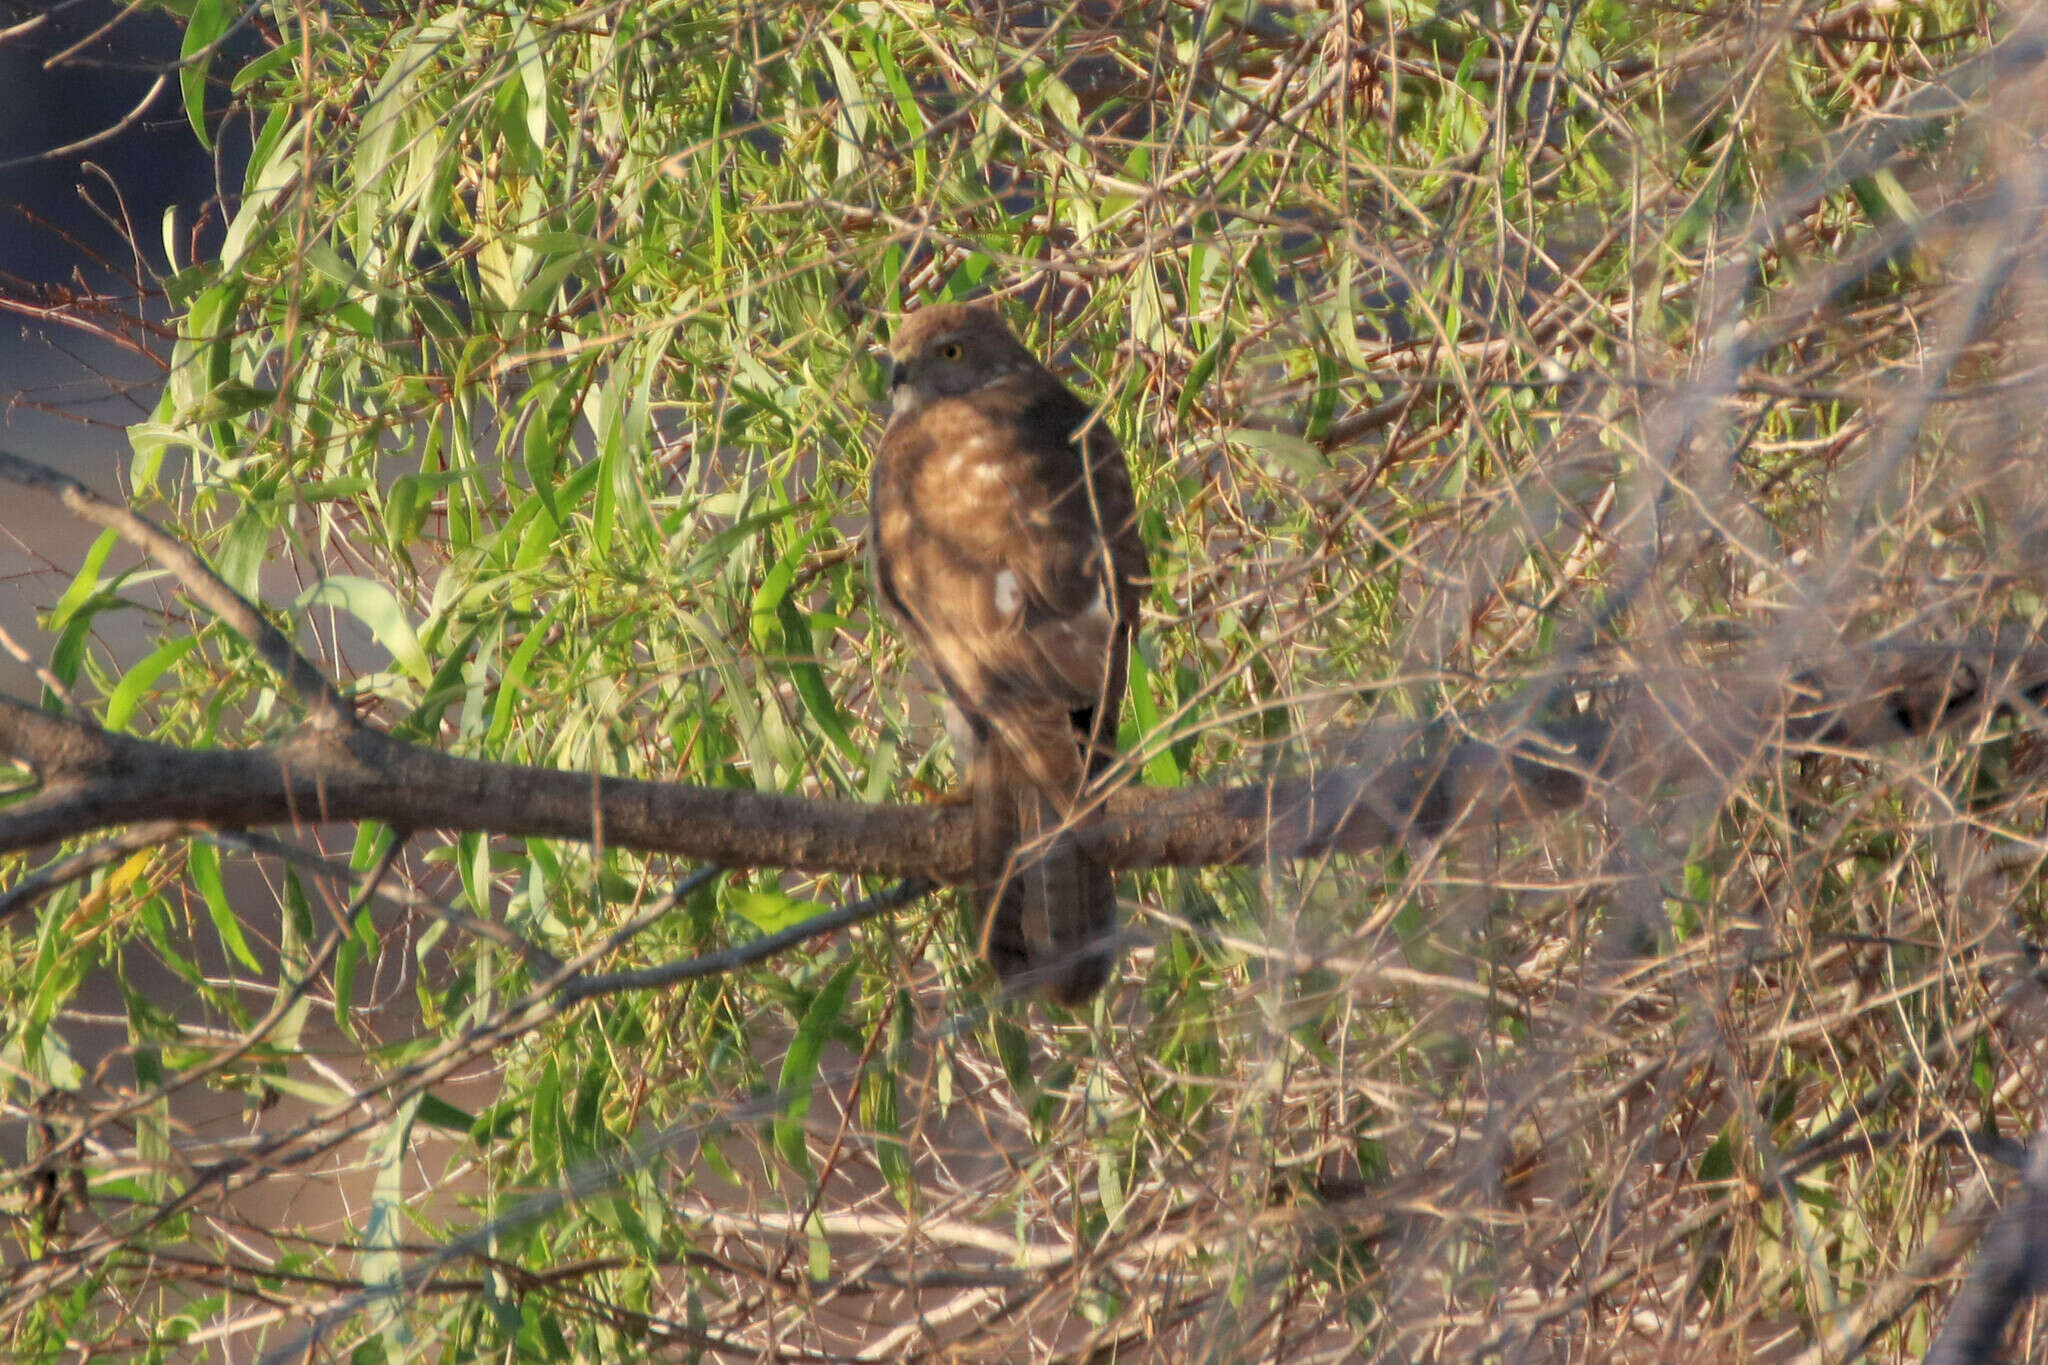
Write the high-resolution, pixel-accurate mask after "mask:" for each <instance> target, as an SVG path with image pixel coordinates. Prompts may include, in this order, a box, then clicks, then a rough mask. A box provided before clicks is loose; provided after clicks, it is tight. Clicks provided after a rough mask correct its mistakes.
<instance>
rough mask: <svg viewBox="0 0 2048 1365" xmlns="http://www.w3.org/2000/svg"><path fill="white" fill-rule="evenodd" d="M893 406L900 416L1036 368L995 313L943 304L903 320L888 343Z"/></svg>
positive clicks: (990, 310) (974, 306)
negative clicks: (937, 400)
mask: <svg viewBox="0 0 2048 1365" xmlns="http://www.w3.org/2000/svg"><path fill="white" fill-rule="evenodd" d="M889 359H890V361H891V366H890V370H889V403H890V407H891V409H892V411H893V412H894V413H895V415H896V416H898V417H901V416H903V415H904V414H906V413H911V412H915V411H917V410H918V409H920V408H922V407H924V406H926V405H927V404H929V403H931V402H932V401H934V400H935V399H939V398H957V397H959V396H960V395H962V394H968V393H973V392H974V391H975V390H976V389H980V388H985V387H987V386H988V385H990V384H993V383H995V382H996V381H997V380H999V379H1001V378H1003V377H1004V376H1005V375H1011V374H1016V373H1018V372H1019V371H1023V370H1030V369H1035V368H1037V365H1038V362H1037V361H1036V360H1034V359H1033V358H1032V356H1031V352H1029V351H1027V350H1025V349H1024V344H1023V343H1022V342H1020V341H1018V340H1017V338H1016V337H1014V336H1012V335H1011V334H1010V329H1009V328H1008V327H1005V326H1004V325H1003V320H1002V318H1000V317H999V316H997V315H996V312H995V310H994V309H992V308H987V307H983V306H980V305H975V304H961V303H940V304H933V305H932V306H930V307H928V308H920V309H918V310H917V311H916V312H915V313H912V314H911V315H910V316H909V317H907V318H905V319H904V320H903V325H902V326H900V327H898V328H897V329H896V335H895V336H894V337H893V338H891V340H890V342H889Z"/></svg>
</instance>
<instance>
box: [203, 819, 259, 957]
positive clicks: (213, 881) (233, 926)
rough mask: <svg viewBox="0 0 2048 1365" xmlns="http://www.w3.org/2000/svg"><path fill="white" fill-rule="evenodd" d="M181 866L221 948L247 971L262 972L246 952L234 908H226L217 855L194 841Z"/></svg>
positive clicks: (227, 906)
mask: <svg viewBox="0 0 2048 1365" xmlns="http://www.w3.org/2000/svg"><path fill="white" fill-rule="evenodd" d="M185 866H186V868H187V869H188V870H189V871H190V872H191V873H192V881H193V883H194V884H195V885H196V886H198V888H199V896H200V899H202V900H204V901H205V902H206V913H207V914H208V915H209V916H210V917H211V918H212V920H213V930H214V932H215V933H217V934H219V935H220V941H221V946H223V947H225V948H226V949H227V950H228V951H229V952H230V953H232V954H234V956H235V960H236V961H238V962H240V963H241V964H242V965H243V966H244V967H247V968H248V969H249V970H250V971H252V972H260V971H262V970H263V966H262V964H261V963H259V962H257V960H256V954H254V953H252V952H250V951H249V940H247V939H246V938H244V937H242V922H241V921H240V920H238V919H236V918H235V908H234V907H233V906H232V905H229V904H228V893H227V888H226V887H225V886H223V885H222V884H221V879H220V854H219V853H218V852H216V851H215V850H214V847H213V845H212V844H209V843H207V842H205V841H204V840H200V839H195V840H193V841H192V843H191V844H190V845H189V846H188V848H187V851H186V854H185Z"/></svg>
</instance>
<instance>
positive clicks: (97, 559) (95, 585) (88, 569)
mask: <svg viewBox="0 0 2048 1365" xmlns="http://www.w3.org/2000/svg"><path fill="white" fill-rule="evenodd" d="M120 539H121V535H120V533H119V532H118V531H111V530H108V531H102V532H100V533H99V536H98V537H97V538H96V539H95V540H94V541H93V543H92V548H91V549H89V550H87V551H86V552H85V562H84V563H82V564H80V565H79V566H78V573H77V575H76V576H75V577H73V578H72V580H71V586H70V587H68V588H66V589H64V595H63V596H62V597H60V598H58V599H57V605H56V606H54V607H52V608H50V619H49V620H48V621H46V622H44V623H43V629H44V630H49V631H60V630H62V629H64V627H65V626H66V625H68V624H70V621H71V618H72V616H74V615H75V614H76V613H77V611H78V609H79V608H80V607H82V606H84V605H85V604H86V602H87V601H89V600H90V599H91V598H92V596H93V594H94V593H96V592H98V591H99V588H100V570H101V569H102V568H103V567H105V565H106V562H107V556H108V555H109V554H110V553H112V551H113V548H114V546H115V545H116V544H118V543H119V542H120Z"/></svg>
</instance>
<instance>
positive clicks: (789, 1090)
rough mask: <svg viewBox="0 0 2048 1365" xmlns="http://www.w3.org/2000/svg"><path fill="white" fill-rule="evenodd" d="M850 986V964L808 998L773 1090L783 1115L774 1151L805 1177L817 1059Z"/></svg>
mask: <svg viewBox="0 0 2048 1365" xmlns="http://www.w3.org/2000/svg"><path fill="white" fill-rule="evenodd" d="M852 984H853V964H852V963H848V964H847V965H846V966H844V967H841V968H840V969H839V970H838V971H836V972H834V973H833V974H832V979H831V980H830V981H827V982H826V983H825V986H824V989H823V990H820V991H819V992H818V993H817V994H816V995H814V996H812V997H811V1003H810V1007H809V1008H807V1009H806V1010H805V1011H804V1017H803V1019H802V1021H801V1022H800V1023H798V1025H797V1030H796V1037H795V1038H793V1039H791V1040H790V1044H789V1051H788V1052H787V1053H785V1054H784V1055H783V1058H782V1075H781V1077H780V1078H779V1079H778V1080H777V1082H776V1086H775V1090H776V1093H777V1094H778V1095H780V1096H781V1097H782V1112H781V1113H780V1114H778V1115H777V1116H776V1119H775V1147H776V1150H777V1151H779V1152H781V1153H782V1159H783V1160H785V1161H787V1162H788V1163H789V1164H790V1165H791V1166H793V1167H795V1168H796V1169H797V1170H799V1171H802V1172H803V1173H804V1174H805V1175H806V1176H808V1175H809V1174H810V1170H811V1153H810V1149H809V1148H808V1147H807V1146H806V1145H805V1143H804V1121H805V1120H806V1119H808V1118H809V1117H810V1113H811V1088H812V1086H813V1085H814V1084H816V1081H817V1071H818V1058H819V1057H820V1056H822V1055H823V1054H824V1051H825V1044H826V1042H827V1041H828V1040H829V1039H830V1038H831V1036H832V1030H833V1029H834V1028H835V1027H836V1026H837V1025H838V1023H839V1012H840V1011H841V1010H842V1009H844V1008H845V1007H846V992H847V988H848V987H850V986H851V985H852Z"/></svg>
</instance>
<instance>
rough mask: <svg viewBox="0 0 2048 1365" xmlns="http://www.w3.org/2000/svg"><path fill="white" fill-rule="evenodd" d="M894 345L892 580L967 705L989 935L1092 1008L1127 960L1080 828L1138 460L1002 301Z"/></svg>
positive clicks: (1105, 739) (1014, 975)
mask: <svg viewBox="0 0 2048 1365" xmlns="http://www.w3.org/2000/svg"><path fill="white" fill-rule="evenodd" d="M889 353H890V356H891V357H892V359H893V360H894V362H895V364H894V369H893V371H892V372H891V375H890V382H889V391H890V396H891V402H892V407H893V414H892V416H891V417H890V420H889V426H888V429H887V430H886V431H885V432H884V433H883V434H882V447H881V453H880V455H879V456H878V457H877V459H876V461H875V476H874V493H873V506H872V511H873V516H874V528H873V546H874V573H875V581H876V586H877V588H878V590H879V591H880V594H881V597H882V600H883V601H884V602H886V603H887V604H888V606H889V608H890V610H891V611H892V612H893V613H894V614H895V615H896V617H897V618H898V619H899V620H900V621H901V623H902V625H903V629H904V632H905V633H906V634H907V635H908V636H909V637H910V640H911V642H912V644H914V645H915V646H916V648H917V650H918V651H919V653H920V654H922V655H923V656H924V658H925V659H926V660H927V661H929V662H930V664H931V665H932V667H933V669H934V670H935V671H936V672H937V673H938V675H939V680H940V682H941V684H942V685H943V686H944V688H945V690H946V695H947V697H948V698H949V699H950V700H951V701H952V703H953V706H954V708H955V710H956V711H957V713H958V714H957V716H956V717H949V723H950V722H953V721H957V724H956V725H954V726H953V728H954V733H955V742H956V744H957V745H959V746H960V748H961V756H962V758H963V760H964V762H965V764H966V771H967V789H968V797H969V800H970V802H971V803H972V810H973V828H974V882H975V897H976V901H977V904H978V907H979V909H980V911H981V914H982V928H981V936H982V940H981V946H982V951H983V952H984V953H985V954H987V956H988V959H989V961H990V962H991V963H993V964H994V966H995V969H996V972H997V975H998V976H1000V977H1001V978H1002V980H1003V982H1004V984H1005V985H1007V986H1010V987H1012V988H1013V989H1016V988H1032V987H1038V988H1043V989H1044V990H1045V991H1046V992H1047V993H1048V994H1050V995H1051V996H1052V997H1053V998H1054V999H1055V1000H1058V1001H1060V1002H1061V1003H1063V1004H1077V1003H1079V1002H1081V1001H1084V1000H1086V999H1088V997H1090V996H1092V995H1093V994H1095V992H1096V991H1098V990H1100V989H1101V988H1102V985H1103V983H1104V982H1105V981H1106V980H1108V978H1109V969H1110V964H1111V962H1112V960H1113V952H1112V947H1111V934H1112V931H1113V928H1114V925H1115V917H1116V886H1115V882H1114V879H1113V878H1112V875H1111V873H1110V869H1109V868H1108V867H1107V866H1105V865H1104V864H1103V863H1102V862H1101V861H1099V860H1098V859H1097V858H1096V857H1094V856H1093V855H1092V854H1091V853H1090V852H1089V851H1088V850H1087V849H1086V848H1084V847H1082V846H1081V844H1080V842H1079V841H1078V840H1077V839H1076V838H1075V833H1076V831H1077V830H1078V829H1079V828H1081V827H1083V826H1085V825H1086V824H1088V823H1089V822H1090V821H1091V820H1092V819H1094V818H1097V816H1096V815H1095V813H1094V812H1093V811H1091V804H1092V800H1091V798H1092V797H1093V796H1095V795H1099V793H1091V792H1090V791H1089V786H1090V781H1091V779H1093V778H1095V777H1097V776H1099V775H1100V774H1101V773H1102V772H1103V771H1104V770H1105V769H1106V768H1108V767H1109V766H1110V765H1111V763H1113V762H1114V760H1115V756H1116V748H1115V746H1116V726H1117V710H1118V708H1119V707H1120V706H1121V704H1122V702H1123V695H1124V669H1125V666H1126V663H1127V661H1128V657H1129V653H1130V646H1131V635H1132V632H1133V630H1134V629H1135V627H1136V624H1137V619H1138V580H1139V579H1140V578H1142V577H1144V575H1145V547H1144V543H1143V541H1142V540H1140V538H1139V535H1138V527H1137V511H1136V506H1135V503H1134V501H1133V499H1132V495H1131V476H1130V471H1129V469H1127V468H1126V467H1125V465H1124V457H1123V452H1122V451H1121V450H1119V449H1118V448H1117V443H1116V439H1115V438H1114V437H1112V436H1111V435H1110V434H1109V432H1108V430H1107V429H1106V428H1104V427H1103V426H1102V424H1101V423H1100V422H1099V421H1097V420H1095V418H1094V415H1093V413H1092V412H1091V411H1090V409H1089V407H1088V405H1087V404H1085V403H1083V402H1082V401H1081V400H1080V399H1079V398H1076V397H1075V396H1074V395H1073V394H1072V393H1071V392H1069V391H1068V389H1067V387H1066V386H1065V385H1064V384H1062V383H1060V381H1059V380H1058V379H1056V378H1054V377H1053V375H1052V374H1051V372H1050V371H1048V370H1047V369H1046V368H1045V367H1044V366H1043V365H1041V364H1039V363H1038V361H1037V360H1036V359H1034V358H1033V357H1032V355H1031V353H1030V352H1029V351H1027V350H1025V349H1024V346H1023V345H1022V343H1020V342H1019V341H1018V340H1017V338H1016V337H1014V336H1012V335H1011V334H1010V331H1009V329H1008V328H1007V327H1005V326H1004V325H1003V322H1002V319H1001V318H999V317H998V316H997V315H996V314H995V312H994V311H993V310H991V309H988V308H984V307H975V306H962V305H957V304H944V305H936V306H933V307H928V308H924V309H921V310H919V311H918V312H916V313H913V314H912V315H911V316H910V317H908V318H907V319H905V321H904V323H903V325H902V326H901V327H900V328H899V329H898V330H897V333H896V336H895V339H894V341H893V342H892V343H891V345H890V347H889Z"/></svg>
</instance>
